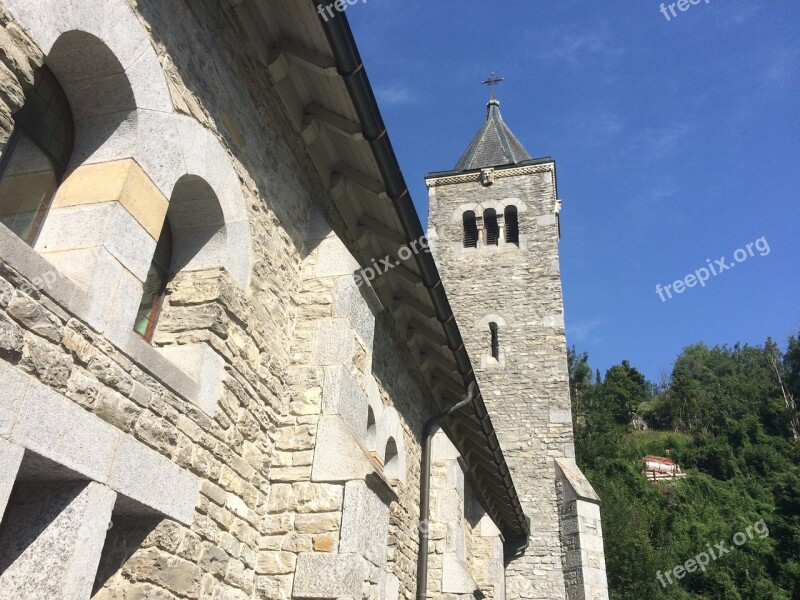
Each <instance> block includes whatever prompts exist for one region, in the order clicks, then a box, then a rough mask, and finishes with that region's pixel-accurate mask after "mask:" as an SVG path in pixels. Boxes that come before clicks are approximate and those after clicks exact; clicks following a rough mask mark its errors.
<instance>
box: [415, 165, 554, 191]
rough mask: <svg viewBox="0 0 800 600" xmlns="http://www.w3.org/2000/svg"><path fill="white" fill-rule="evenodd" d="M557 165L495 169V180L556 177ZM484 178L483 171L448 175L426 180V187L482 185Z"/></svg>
mask: <svg viewBox="0 0 800 600" xmlns="http://www.w3.org/2000/svg"><path fill="white" fill-rule="evenodd" d="M555 169H556V164H555V163H554V162H549V163H544V164H539V165H528V166H525V167H514V168H510V169H495V170H494V180H497V179H502V178H504V177H517V176H518V175H532V174H534V173H548V172H549V173H553V175H555ZM481 178H482V172H481V171H475V172H474V173H464V174H463V175H446V176H444V177H429V178H427V179H425V185H427V186H428V187H429V188H432V187H438V186H443V185H455V184H459V183H471V182H477V183H480V182H481Z"/></svg>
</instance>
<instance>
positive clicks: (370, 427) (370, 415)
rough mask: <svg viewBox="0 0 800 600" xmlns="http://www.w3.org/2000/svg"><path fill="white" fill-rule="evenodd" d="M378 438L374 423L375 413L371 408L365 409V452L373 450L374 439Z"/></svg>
mask: <svg viewBox="0 0 800 600" xmlns="http://www.w3.org/2000/svg"><path fill="white" fill-rule="evenodd" d="M377 437H378V425H377V423H375V412H374V411H373V410H372V407H371V406H368V407H367V437H366V439H365V440H364V441H365V442H366V444H367V450H375V449H376V448H375V446H377V444H376V439H377Z"/></svg>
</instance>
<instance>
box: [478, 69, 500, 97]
mask: <svg viewBox="0 0 800 600" xmlns="http://www.w3.org/2000/svg"><path fill="white" fill-rule="evenodd" d="M503 81H505V77H498V76H497V75H495V74H494V71H492V74H491V75H489V79H487V80H486V81H484V82H483V85H488V86H490V87H491V88H492V98H494V97H495V95H494V86H496V85H497V84H498V83H502V82H503Z"/></svg>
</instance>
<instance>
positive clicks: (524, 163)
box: [425, 156, 556, 179]
mask: <svg viewBox="0 0 800 600" xmlns="http://www.w3.org/2000/svg"><path fill="white" fill-rule="evenodd" d="M555 162H556V161H555V160H553V159H552V158H551V157H549V156H543V157H542V158H533V159H531V160H523V161H522V162H518V163H514V164H513V165H498V166H496V167H492V166H489V167H483V168H480V169H468V170H467V171H432V172H431V173H428V174H427V175H426V176H425V179H435V178H437V177H450V176H452V175H466V174H468V173H480V172H481V171H483V170H484V169H494V170H495V171H501V170H503V169H519V168H520V167H529V166H531V165H544V164H547V163H555Z"/></svg>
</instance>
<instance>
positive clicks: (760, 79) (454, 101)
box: [347, 0, 800, 380]
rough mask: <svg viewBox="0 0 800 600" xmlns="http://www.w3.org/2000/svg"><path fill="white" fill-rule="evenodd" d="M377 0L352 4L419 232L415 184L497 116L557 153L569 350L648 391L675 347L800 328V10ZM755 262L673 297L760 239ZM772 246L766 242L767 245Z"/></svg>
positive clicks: (560, 0) (743, 5)
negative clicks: (639, 377)
mask: <svg viewBox="0 0 800 600" xmlns="http://www.w3.org/2000/svg"><path fill="white" fill-rule="evenodd" d="M659 7H660V2H656V1H655V0H636V1H627V2H621V1H616V0H605V1H604V2H589V1H588V0H581V1H580V2H578V1H571V0H547V1H544V0H536V1H534V0H524V1H523V0H503V2H479V1H477V0H461V1H459V2H455V1H452V0H451V1H449V2H431V1H430V0H425V1H423V0H402V1H401V0H369V2H368V3H365V4H356V5H353V6H351V7H349V8H348V9H347V17H348V19H349V20H350V23H351V26H352V27H353V30H354V32H355V35H356V39H357V41H358V44H359V48H360V50H361V54H362V56H363V58H364V62H365V64H366V67H367V71H368V73H369V75H370V79H371V81H372V84H373V87H374V88H375V90H376V93H377V95H378V100H379V103H380V105H381V109H382V112H383V115H384V119H385V120H386V123H387V126H388V128H389V133H390V135H391V138H392V142H393V144H394V146H395V150H396V152H397V155H398V158H399V160H400V164H401V166H402V168H403V171H404V173H405V176H406V179H407V181H408V184H409V187H410V188H411V191H412V195H413V197H414V201H415V203H416V206H417V209H418V211H419V212H420V216H421V219H422V222H423V224H425V223H426V222H427V216H426V214H427V213H426V210H427V193H426V189H425V185H424V182H423V177H424V176H425V175H426V174H427V173H428V172H430V171H437V170H447V169H450V168H452V167H453V165H454V164H455V163H456V161H457V160H458V158H459V156H460V154H461V153H462V152H463V150H464V149H465V148H466V146H467V144H468V143H469V141H470V139H471V138H472V136H473V135H474V134H475V132H476V131H477V129H478V128H479V126H480V124H481V122H482V120H483V118H484V115H485V104H486V101H487V99H488V90H487V89H486V87H485V86H482V85H480V82H481V80H483V79H485V78H486V77H487V76H488V74H489V73H490V71H495V72H496V73H497V74H498V75H501V76H503V77H505V78H506V81H505V82H504V83H503V84H501V85H500V86H499V87H498V97H499V98H500V100H501V102H502V113H503V117H504V119H505V121H506V123H508V125H509V126H510V127H511V129H512V130H513V131H514V133H515V134H516V135H517V137H518V138H519V139H520V140H521V141H522V142H523V144H524V145H525V146H526V148H527V149H528V151H529V152H530V153H531V154H532V155H533V156H537V157H539V156H552V157H553V158H554V159H555V160H556V165H557V172H558V184H559V195H560V197H561V198H562V200H563V202H564V206H563V212H562V236H563V237H562V241H561V266H562V275H563V280H564V298H565V309H566V323H567V341H568V343H569V344H574V345H575V346H576V347H577V348H578V349H579V350H582V351H586V352H588V353H589V355H590V362H591V364H592V366H593V367H597V368H600V369H601V371H602V372H605V370H606V369H608V368H609V367H610V366H612V365H614V364H617V363H618V362H620V361H621V360H623V359H628V360H630V361H631V362H632V363H633V364H634V365H635V366H637V367H638V368H639V369H640V370H641V371H642V372H644V373H645V375H646V376H647V377H648V378H649V379H651V380H659V379H660V376H661V373H662V371H663V372H666V373H669V372H670V371H671V369H672V362H673V361H674V359H675V357H676V356H677V355H678V354H679V353H680V351H681V349H682V348H683V347H685V346H687V345H689V344H692V343H695V342H699V341H703V342H706V343H708V344H712V345H714V344H733V343H736V342H737V341H739V342H742V343H752V344H758V343H762V342H763V341H764V339H766V337H767V336H771V337H772V338H773V339H776V340H778V341H779V342H780V343H781V344H782V345H783V344H785V340H786V338H787V337H788V336H789V335H790V334H792V333H795V334H796V333H797V332H798V331H799V330H800V308H799V307H800V303H799V302H798V298H800V293H798V292H800V261H799V260H798V259H799V258H800V234H799V233H798V232H800V227H799V226H800V210H798V201H800V175H799V174H798V173H799V172H800V169H799V168H798V167H800V115H799V114H798V109H799V108H800V36H798V33H799V32H800V2H797V1H796V0H792V1H789V0H769V1H766V0H764V1H761V2H755V1H749V2H748V1H744V0H724V1H723V0H711V1H710V2H709V3H708V4H706V3H705V1H704V0H701V2H700V4H698V5H696V6H690V8H689V10H687V11H686V12H680V11H678V12H677V17H674V18H671V20H670V21H667V20H666V18H665V17H664V15H662V14H661V12H660V11H659ZM762 237H763V238H765V239H766V242H767V244H768V245H769V250H770V251H769V254H767V255H766V256H761V253H759V252H758V251H755V253H754V256H753V257H748V258H747V260H745V261H744V262H742V263H740V264H736V267H735V268H733V269H729V270H727V271H725V272H723V273H720V274H719V275H718V276H716V277H711V278H710V280H709V281H708V283H707V284H706V286H705V287H698V286H696V287H693V288H691V289H686V290H685V291H684V292H683V293H682V294H680V295H675V294H673V298H672V299H671V300H670V299H668V300H667V302H662V301H661V300H660V299H659V296H658V295H657V293H656V285H657V284H661V285H662V286H664V285H666V284H670V283H672V282H674V281H675V280H677V279H683V278H684V277H685V276H686V275H687V274H690V273H693V272H694V271H695V270H696V269H699V268H701V267H704V266H706V259H711V261H712V263H714V261H715V260H717V259H719V258H720V257H725V259H726V263H731V262H734V261H733V259H732V256H733V253H734V251H735V250H737V249H738V248H745V247H746V245H747V244H748V243H752V242H754V241H755V240H758V239H760V238H762ZM761 247H763V243H762V246H761Z"/></svg>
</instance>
